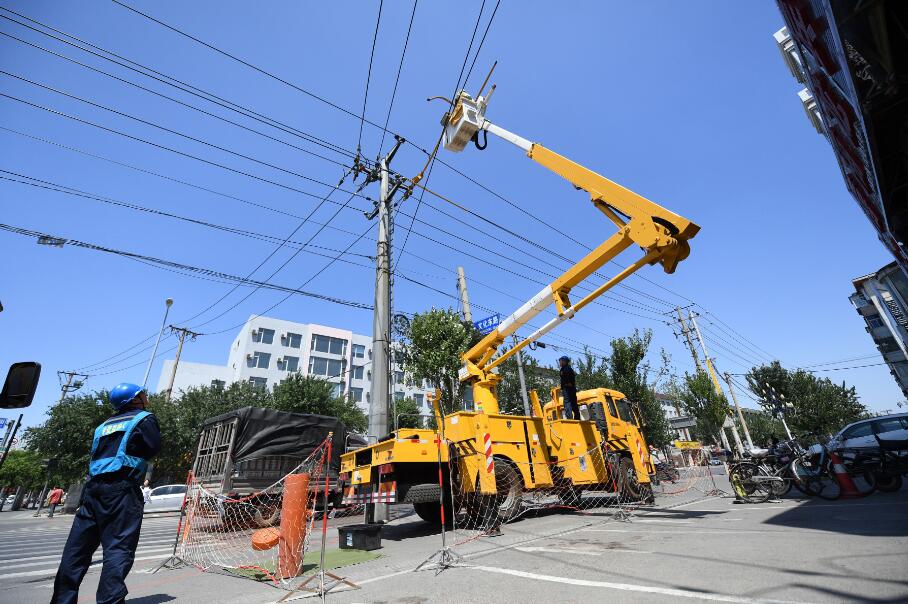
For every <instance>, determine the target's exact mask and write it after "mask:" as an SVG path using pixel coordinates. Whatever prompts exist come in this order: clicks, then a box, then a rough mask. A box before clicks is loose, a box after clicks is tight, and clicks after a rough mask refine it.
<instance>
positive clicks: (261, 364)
mask: <svg viewBox="0 0 908 604" xmlns="http://www.w3.org/2000/svg"><path fill="white" fill-rule="evenodd" d="M246 361H247V362H246V366H247V367H258V368H259V369H268V365H270V364H271V354H270V353H267V352H260V351H258V350H256V351H255V352H253V353H252V354H251V355H250V356H249V357H247V359H246Z"/></svg>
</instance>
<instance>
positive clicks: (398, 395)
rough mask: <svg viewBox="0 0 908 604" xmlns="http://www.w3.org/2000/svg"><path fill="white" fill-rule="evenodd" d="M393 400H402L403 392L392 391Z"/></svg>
mask: <svg viewBox="0 0 908 604" xmlns="http://www.w3.org/2000/svg"><path fill="white" fill-rule="evenodd" d="M394 400H395V401H398V402H400V401H402V400H404V393H403V392H395V393H394Z"/></svg>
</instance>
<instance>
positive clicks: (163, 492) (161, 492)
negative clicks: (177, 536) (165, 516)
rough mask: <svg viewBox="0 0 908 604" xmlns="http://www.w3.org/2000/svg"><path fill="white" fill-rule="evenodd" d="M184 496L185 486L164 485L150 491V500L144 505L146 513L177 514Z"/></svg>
mask: <svg viewBox="0 0 908 604" xmlns="http://www.w3.org/2000/svg"><path fill="white" fill-rule="evenodd" d="M185 496H186V485H185V484H165V485H163V486H160V487H155V488H153V489H152V490H151V499H150V501H149V502H148V503H146V504H145V513H146V514H147V513H148V512H179V511H180V509H181V508H182V507H183V498H184V497H185Z"/></svg>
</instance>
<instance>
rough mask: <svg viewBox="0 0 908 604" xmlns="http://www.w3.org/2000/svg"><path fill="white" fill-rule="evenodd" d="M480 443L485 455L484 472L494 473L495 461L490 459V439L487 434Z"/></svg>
mask: <svg viewBox="0 0 908 604" xmlns="http://www.w3.org/2000/svg"><path fill="white" fill-rule="evenodd" d="M482 442H483V446H484V447H485V453H486V472H490V473H491V472H494V471H495V461H494V460H493V459H492V437H491V436H490V435H489V433H488V432H486V434H485V435H484V436H483V437H482Z"/></svg>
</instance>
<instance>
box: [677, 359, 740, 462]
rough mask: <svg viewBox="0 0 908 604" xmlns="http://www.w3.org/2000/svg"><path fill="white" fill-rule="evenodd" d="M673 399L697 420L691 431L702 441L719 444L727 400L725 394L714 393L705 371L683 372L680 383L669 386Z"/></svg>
mask: <svg viewBox="0 0 908 604" xmlns="http://www.w3.org/2000/svg"><path fill="white" fill-rule="evenodd" d="M671 391H672V396H673V398H674V400H676V401H678V402H679V403H680V404H681V407H682V409H684V412H685V413H687V414H688V415H690V416H691V417H693V418H694V419H696V420H697V425H696V427H694V428H692V429H691V431H692V432H693V433H694V436H695V437H696V438H697V439H698V440H701V441H704V442H713V443H714V444H720V443H721V442H722V441H721V438H720V437H719V431H720V430H721V429H722V425H723V424H724V423H725V418H726V416H727V415H728V401H727V400H726V399H725V395H722V394H718V393H716V390H715V387H714V386H713V382H712V380H711V379H710V377H709V375H707V374H706V372H703V371H698V372H697V373H695V374H694V375H690V374H685V375H684V379H683V381H682V383H681V384H673V386H672V387H671Z"/></svg>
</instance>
